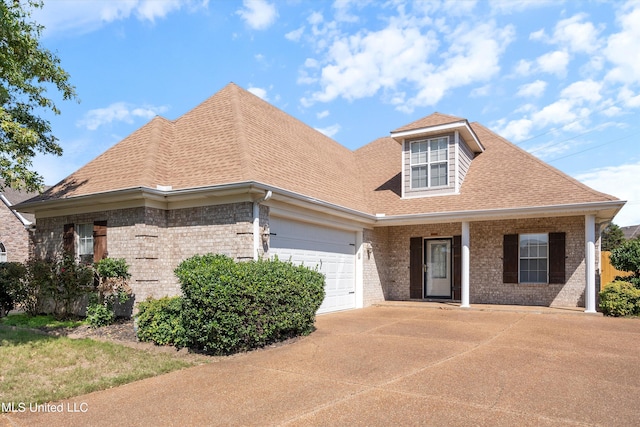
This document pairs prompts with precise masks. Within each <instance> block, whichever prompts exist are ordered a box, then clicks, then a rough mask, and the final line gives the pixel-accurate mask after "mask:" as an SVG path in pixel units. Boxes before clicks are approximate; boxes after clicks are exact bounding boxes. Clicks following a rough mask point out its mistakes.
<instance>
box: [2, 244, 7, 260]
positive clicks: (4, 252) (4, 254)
mask: <svg viewBox="0 0 640 427" xmlns="http://www.w3.org/2000/svg"><path fill="white" fill-rule="evenodd" d="M0 262H7V250H6V249H5V247H4V245H3V244H2V243H0Z"/></svg>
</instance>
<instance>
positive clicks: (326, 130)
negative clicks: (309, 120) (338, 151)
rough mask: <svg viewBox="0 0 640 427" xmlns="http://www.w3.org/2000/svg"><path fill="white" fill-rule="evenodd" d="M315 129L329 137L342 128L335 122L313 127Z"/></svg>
mask: <svg viewBox="0 0 640 427" xmlns="http://www.w3.org/2000/svg"><path fill="white" fill-rule="evenodd" d="M315 129H316V130H317V131H318V132H320V133H323V134H325V135H326V136H328V137H329V138H333V136H334V135H335V134H337V133H338V132H340V129H342V126H340V125H339V124H335V125H331V126H327V127H324V128H315Z"/></svg>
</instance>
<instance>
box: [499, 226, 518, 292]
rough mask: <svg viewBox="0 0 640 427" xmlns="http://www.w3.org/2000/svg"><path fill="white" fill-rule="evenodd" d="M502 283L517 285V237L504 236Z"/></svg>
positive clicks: (512, 235) (514, 235)
mask: <svg viewBox="0 0 640 427" xmlns="http://www.w3.org/2000/svg"><path fill="white" fill-rule="evenodd" d="M502 251H503V253H502V281H503V283H518V235H517V234H505V235H504V237H503V241H502Z"/></svg>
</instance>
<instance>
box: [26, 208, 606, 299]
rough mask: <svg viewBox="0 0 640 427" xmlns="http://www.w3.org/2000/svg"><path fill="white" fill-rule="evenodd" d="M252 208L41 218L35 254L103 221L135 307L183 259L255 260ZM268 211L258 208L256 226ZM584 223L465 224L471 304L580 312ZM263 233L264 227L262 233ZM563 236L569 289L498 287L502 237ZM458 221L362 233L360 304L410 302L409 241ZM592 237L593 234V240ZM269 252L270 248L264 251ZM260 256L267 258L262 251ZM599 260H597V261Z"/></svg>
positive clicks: (454, 231)
mask: <svg viewBox="0 0 640 427" xmlns="http://www.w3.org/2000/svg"><path fill="white" fill-rule="evenodd" d="M252 218H253V205H252V203H251V202H242V203H233V204H225V205H216V206H205V207H196V208H187V209H176V210H169V211H166V210H160V209H155V208H149V207H146V208H143V207H140V208H131V209H123V210H112V211H105V212H100V213H91V214H82V215H68V216H61V217H55V218H41V219H38V225H37V231H36V234H35V240H36V242H35V244H36V249H37V252H36V255H37V256H39V257H50V256H53V255H55V254H59V253H60V252H61V251H62V232H63V227H64V224H67V223H74V224H82V223H93V222H94V221H107V226H108V232H107V249H108V254H109V256H110V257H112V258H125V259H126V260H127V262H128V264H129V265H130V272H131V274H132V280H131V282H132V283H131V284H132V288H133V290H134V292H135V295H136V301H142V300H144V299H145V298H147V297H148V296H153V297H162V296H165V295H176V294H178V293H179V292H180V288H179V284H178V282H177V279H176V278H175V275H174V274H173V270H174V269H175V268H176V267H177V266H178V264H179V263H180V262H181V261H183V260H184V259H186V258H188V257H190V256H193V255H196V254H206V253H222V254H226V255H228V256H230V257H232V258H234V259H236V260H248V259H252V258H253V226H252ZM268 221H269V209H268V207H265V206H261V207H260V226H261V230H263V229H264V228H262V227H265V226H268ZM584 224H585V222H584V217H582V216H576V217H560V218H553V219H552V220H549V219H548V218H547V219H544V218H540V219H518V220H502V221H482V222H473V223H471V224H470V286H469V288H470V289H469V290H470V302H471V303H472V304H473V303H476V304H480V303H483V304H484V303H493V304H521V305H546V306H583V305H584V287H585V264H584V247H585V240H584V238H585V237H584ZM266 229H268V227H267V228H266ZM549 232H564V233H566V279H567V280H566V283H565V284H562V285H551V284H544V285H541V284H505V283H503V281H502V244H503V240H502V238H503V235H505V234H514V233H518V234H520V233H549ZM460 234H461V224H460V223H445V224H425V225H412V226H394V227H378V228H374V229H365V230H364V232H363V245H364V246H363V250H362V256H363V270H364V271H363V305H364V306H365V307H366V306H368V305H371V304H373V303H376V302H379V301H384V300H408V299H409V273H410V271H409V239H410V238H411V237H424V238H434V239H437V238H449V237H453V236H455V235H460ZM596 235H597V234H596ZM262 249H263V250H267V249H268V246H264V247H263V248H262ZM263 253H264V252H263ZM596 258H599V257H596Z"/></svg>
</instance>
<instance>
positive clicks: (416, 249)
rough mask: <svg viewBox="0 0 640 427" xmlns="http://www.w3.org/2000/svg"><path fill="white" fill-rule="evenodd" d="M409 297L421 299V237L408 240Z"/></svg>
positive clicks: (422, 260)
mask: <svg viewBox="0 0 640 427" xmlns="http://www.w3.org/2000/svg"><path fill="white" fill-rule="evenodd" d="M409 252H410V254H409V297H410V298H415V299H422V280H423V278H424V274H423V271H424V270H423V264H424V258H423V255H422V237H412V238H411V239H410V240H409Z"/></svg>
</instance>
